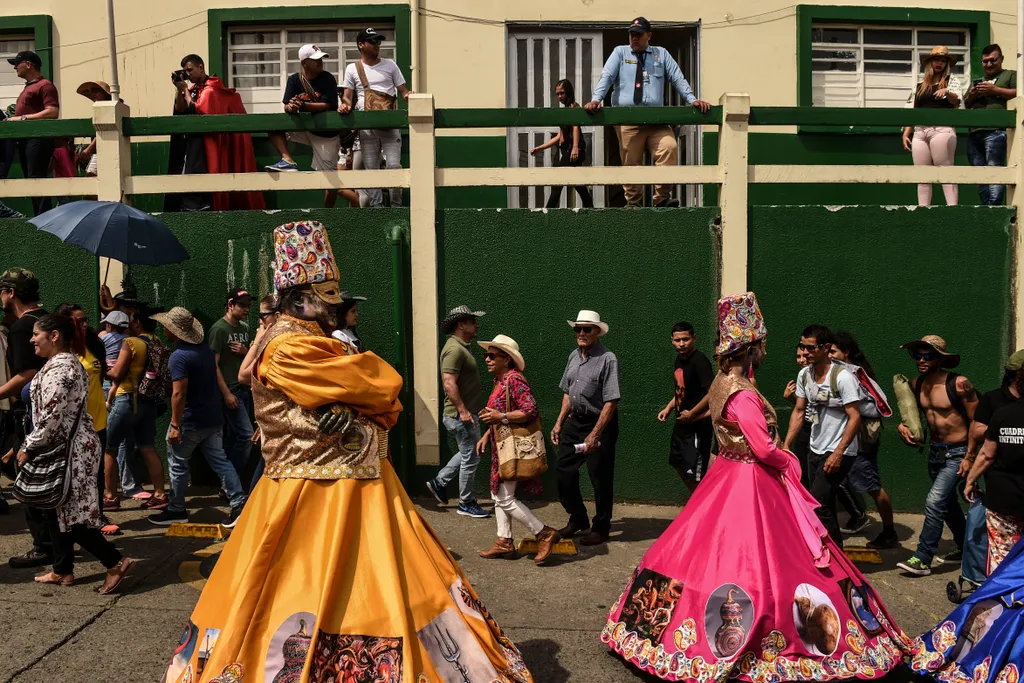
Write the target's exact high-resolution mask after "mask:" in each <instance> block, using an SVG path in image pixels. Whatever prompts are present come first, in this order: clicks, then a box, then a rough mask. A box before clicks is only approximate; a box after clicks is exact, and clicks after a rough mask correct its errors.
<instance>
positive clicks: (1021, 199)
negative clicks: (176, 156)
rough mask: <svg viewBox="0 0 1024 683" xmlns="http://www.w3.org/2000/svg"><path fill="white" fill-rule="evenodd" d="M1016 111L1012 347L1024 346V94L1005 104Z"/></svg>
mask: <svg viewBox="0 0 1024 683" xmlns="http://www.w3.org/2000/svg"><path fill="white" fill-rule="evenodd" d="M1006 108H1007V109H1010V110H1011V111H1013V112H1014V119H1016V122H1017V126H1016V127H1015V128H1008V129H1007V131H1006V136H1007V141H1006V165H1007V166H1008V167H1009V168H1012V169H1013V182H1014V184H1013V185H1007V187H1006V204H1007V206H1012V207H1014V208H1015V209H1016V210H1017V215H1016V220H1015V223H1014V230H1013V254H1014V259H1013V276H1012V280H1011V284H1010V287H1011V290H1010V291H1011V294H1010V295H1011V297H1012V299H1013V303H1012V307H1011V310H1012V311H1013V348H1015V349H1019V348H1024V274H1022V272H1021V270H1022V268H1024V225H1021V221H1022V219H1024V98H1021V97H1015V98H1014V99H1012V100H1010V101H1009V102H1007V104H1006Z"/></svg>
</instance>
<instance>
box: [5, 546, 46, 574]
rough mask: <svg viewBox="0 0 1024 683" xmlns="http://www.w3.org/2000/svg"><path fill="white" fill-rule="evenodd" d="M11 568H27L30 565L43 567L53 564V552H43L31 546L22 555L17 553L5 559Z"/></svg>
mask: <svg viewBox="0 0 1024 683" xmlns="http://www.w3.org/2000/svg"><path fill="white" fill-rule="evenodd" d="M7 564H8V566H9V567H10V568H11V569H28V568H30V567H43V566H45V565H48V564H53V553H44V552H40V551H38V550H36V549H35V548H33V549H32V550H29V551H28V552H27V553H25V554H24V555H18V556H17V557H12V558H11V559H9V560H7Z"/></svg>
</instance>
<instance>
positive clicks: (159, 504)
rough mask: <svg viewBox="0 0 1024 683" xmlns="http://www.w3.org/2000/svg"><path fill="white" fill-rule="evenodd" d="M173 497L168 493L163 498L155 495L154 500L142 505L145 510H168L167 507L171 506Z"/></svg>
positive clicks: (151, 499)
mask: <svg viewBox="0 0 1024 683" xmlns="http://www.w3.org/2000/svg"><path fill="white" fill-rule="evenodd" d="M170 502H171V497H170V496H168V495H167V494H166V493H165V494H164V495H162V496H157V495H154V496H153V497H152V498H150V499H149V500H147V501H146V502H145V503H143V504H142V509H143V510H166V509H167V506H168V505H170Z"/></svg>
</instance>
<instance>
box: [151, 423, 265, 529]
mask: <svg viewBox="0 0 1024 683" xmlns="http://www.w3.org/2000/svg"><path fill="white" fill-rule="evenodd" d="M168 433H170V432H168ZM200 446H201V447H202V449H203V454H204V455H205V456H206V462H208V463H210V469H212V470H213V471H214V472H216V473H217V476H218V477H220V485H221V486H222V487H224V491H225V492H226V493H227V494H228V502H229V503H230V504H231V508H232V509H235V508H240V507H242V506H243V505H245V499H246V496H245V492H244V491H242V482H241V481H240V480H239V479H238V473H237V472H235V468H234V467H232V466H231V463H230V462H228V457H227V455H225V453H224V428H223V427H221V426H217V427H207V428H206V429H193V428H191V427H188V426H187V425H185V426H183V427H182V430H181V442H180V443H177V444H173V443H171V442H170V441H168V442H167V469H168V471H169V473H170V478H171V501H170V504H169V505H168V506H167V509H168V510H170V511H171V512H184V511H185V491H186V490H187V489H188V460H189V458H191V457H192V453H194V452H195V450H196V448H199V447H200Z"/></svg>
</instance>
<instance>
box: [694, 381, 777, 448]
mask: <svg viewBox="0 0 1024 683" xmlns="http://www.w3.org/2000/svg"><path fill="white" fill-rule="evenodd" d="M738 391H753V392H754V393H756V394H757V395H758V396H761V392H759V391H758V390H757V387H755V386H754V385H753V384H751V383H750V382H749V381H748V380H746V379H744V378H743V377H737V376H736V375H733V374H729V373H725V372H720V373H718V376H717V377H715V381H714V382H712V383H711V388H710V389H708V403H709V406H710V408H711V424H712V425H713V426H714V429H715V438H716V439H717V440H718V454H719V456H720V457H723V458H726V459H728V460H737V461H739V462H757V458H756V457H755V456H754V454H753V453H752V452H751V450H750V446H749V445H748V444H747V440H746V439H744V438H743V433H742V432H741V431H740V426H739V424H738V423H736V422H734V421H733V420H727V419H725V415H724V412H725V404H726V403H728V402H729V397H731V396H732V395H733V394H735V393H736V392H738ZM761 405H763V406H764V420H765V422H767V423H768V433H769V434H771V435H772V439H773V440H774V441H775V443H776V445H778V444H779V420H778V417H777V416H776V414H775V409H774V408H772V406H771V403H769V402H768V399H766V398H765V397H764V396H761Z"/></svg>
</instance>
